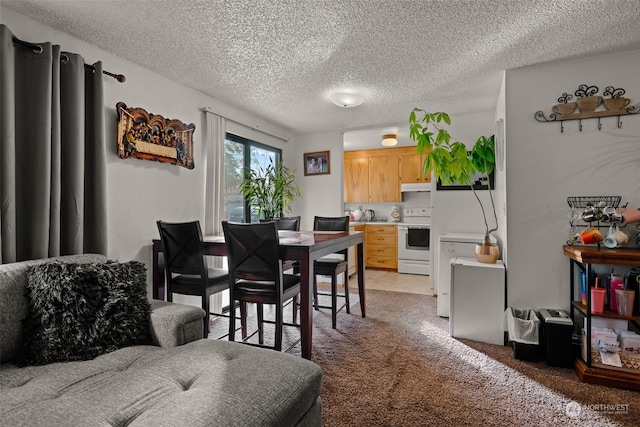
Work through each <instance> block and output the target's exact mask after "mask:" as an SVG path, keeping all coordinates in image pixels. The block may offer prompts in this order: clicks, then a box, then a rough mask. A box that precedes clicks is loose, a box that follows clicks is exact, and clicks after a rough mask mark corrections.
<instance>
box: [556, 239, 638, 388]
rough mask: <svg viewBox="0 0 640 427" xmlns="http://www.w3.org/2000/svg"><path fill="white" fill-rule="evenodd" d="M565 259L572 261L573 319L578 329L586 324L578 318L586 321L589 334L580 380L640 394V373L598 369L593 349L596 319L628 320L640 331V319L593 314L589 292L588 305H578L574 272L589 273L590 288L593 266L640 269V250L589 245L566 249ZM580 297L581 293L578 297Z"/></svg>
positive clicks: (580, 364) (577, 364)
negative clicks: (639, 391) (594, 318)
mask: <svg viewBox="0 0 640 427" xmlns="http://www.w3.org/2000/svg"><path fill="white" fill-rule="evenodd" d="M562 249H563V252H564V255H565V256H566V257H568V258H569V259H570V264H571V265H570V269H571V276H570V277H571V318H572V319H573V321H574V327H576V326H577V327H578V328H579V329H580V330H582V328H583V325H582V323H583V322H582V320H580V321H579V324H577V323H578V320H577V319H576V318H577V317H579V316H577V315H576V314H579V315H581V316H583V317H584V319H586V330H585V331H584V334H585V336H586V338H585V340H584V342H583V343H582V345H583V346H586V349H585V350H586V351H583V352H581V353H583V354H586V360H585V358H583V357H582V356H578V357H577V358H576V362H575V368H576V372H577V374H578V378H580V379H581V380H582V381H584V382H588V383H592V384H601V385H606V386H613V387H623V388H632V389H636V390H640V369H638V370H637V372H636V370H632V369H618V368H615V367H608V366H604V365H597V366H595V365H594V364H593V363H592V349H591V319H592V317H602V318H609V319H618V320H626V321H629V322H633V323H634V324H635V326H636V327H637V328H640V316H638V315H633V316H621V315H620V314H618V313H617V312H615V311H611V310H605V312H604V313H601V314H592V313H591V308H590V304H591V301H590V300H591V295H590V294H591V292H587V303H586V304H582V303H581V302H580V301H577V300H576V298H575V296H576V292H575V289H576V287H575V285H576V283H575V276H576V275H575V274H574V269H575V268H576V267H577V268H579V269H581V270H583V271H584V272H585V275H586V281H587V284H589V283H591V278H592V277H593V265H596V264H602V265H619V266H628V267H636V266H640V248H621V249H609V248H604V247H597V246H586V245H564V246H563V247H562ZM578 297H579V293H578Z"/></svg>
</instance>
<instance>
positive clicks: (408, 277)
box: [349, 268, 433, 295]
mask: <svg viewBox="0 0 640 427" xmlns="http://www.w3.org/2000/svg"><path fill="white" fill-rule="evenodd" d="M365 281H366V287H367V289H378V290H384V291H396V292H406V293H411V294H425V295H433V289H432V288H431V276H421V275H416V274H399V273H396V272H395V271H385V270H374V269H371V268H367V269H366V272H365ZM357 283H358V278H357V276H356V275H353V276H351V277H350V278H349V285H350V286H349V288H351V287H353V288H354V290H355V291H356V292H357V289H356V286H357ZM351 292H354V291H353V290H352V291H351Z"/></svg>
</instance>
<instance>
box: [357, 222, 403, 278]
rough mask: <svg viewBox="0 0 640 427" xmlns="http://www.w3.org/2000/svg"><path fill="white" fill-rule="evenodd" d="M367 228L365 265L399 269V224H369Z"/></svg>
mask: <svg viewBox="0 0 640 427" xmlns="http://www.w3.org/2000/svg"><path fill="white" fill-rule="evenodd" d="M365 230H366V231H365V248H366V251H365V253H366V259H365V266H367V267H374V268H385V269H389V270H397V269H398V226H397V225H395V224H389V225H370V224H367V225H366V228H365Z"/></svg>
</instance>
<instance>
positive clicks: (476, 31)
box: [0, 0, 640, 134]
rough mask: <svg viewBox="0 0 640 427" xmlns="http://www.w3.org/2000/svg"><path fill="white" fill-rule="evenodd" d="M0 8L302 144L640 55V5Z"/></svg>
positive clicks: (283, 0) (493, 97) (488, 1)
mask: <svg viewBox="0 0 640 427" xmlns="http://www.w3.org/2000/svg"><path fill="white" fill-rule="evenodd" d="M0 3H2V4H3V5H4V6H6V7H8V8H11V9H13V10H15V11H17V12H19V13H21V14H23V15H26V16H29V17H31V18H32V19H34V20H36V21H39V22H41V23H43V24H46V25H48V26H51V27H53V28H55V29H57V30H60V31H63V32H65V33H68V34H71V35H73V36H75V37H76V38H78V39H81V40H84V41H86V42H88V43H90V44H92V45H95V46H98V47H100V48H102V49H104V50H106V51H109V52H112V53H114V54H116V55H118V56H120V57H122V58H126V59H127V60H129V61H131V62H134V63H138V64H140V65H142V66H144V67H147V68H149V69H151V70H153V71H155V72H157V73H158V74H161V75H164V76H166V77H168V78H170V79H172V80H175V81H177V82H180V83H182V84H185V85H187V86H190V87H192V88H195V89H197V90H200V91H202V92H204V93H207V94H209V95H211V96H213V97H215V98H217V99H220V100H222V101H224V102H226V103H228V104H231V105H233V106H235V107H237V108H240V109H242V110H245V111H248V112H251V113H254V114H256V115H258V116H261V117H264V118H266V119H268V120H271V121H273V122H275V123H278V124H280V125H282V126H284V127H286V128H289V129H291V130H293V131H295V132H297V133H310V132H320V131H330V130H341V131H344V130H354V129H360V130H361V129H371V128H384V127H385V126H386V125H389V124H393V123H399V122H407V120H408V116H409V113H410V112H411V110H412V109H413V107H416V106H418V107H421V108H424V109H429V110H432V111H435V110H444V111H447V112H449V113H450V114H456V113H465V112H472V111H484V110H493V109H494V108H495V106H496V101H497V96H498V91H499V87H500V72H501V71H502V70H505V69H511V68H518V67H523V66H528V65H533V64H538V63H544V62H552V61H557V60H561V59H565V58H577V57H583V56H592V55H597V54H604V53H608V52H617V51H623V50H630V49H639V48H640V2H639V1H638V0H449V1H445V0H436V1H426V0H422V1H421V0H411V1H405V0H342V1H336V0H289V1H287V0H266V1H261V0H251V1H248V0H235V1H234V0H206V1H204V0H202V1H194V0H169V1H163V0H156V1H141V0H138V1H120V0H103V1H97V0H93V1H90V0H85V1H55V0H51V1H50V0H47V1H32V0H22V1H5V0H0ZM9 27H10V23H9ZM104 66H105V69H107V70H110V71H111V68H110V67H109V64H108V63H105V65H104ZM113 71H114V72H119V70H113ZM340 88H352V89H356V90H359V91H361V92H362V93H363V94H364V96H365V102H364V104H363V105H361V106H360V107H357V108H351V109H345V108H340V107H337V106H335V105H333V104H332V103H331V102H329V101H328V99H327V94H328V93H329V92H330V91H332V90H335V89H340ZM362 132H363V131H361V133H362ZM364 133H365V134H366V131H364ZM377 133H380V132H377Z"/></svg>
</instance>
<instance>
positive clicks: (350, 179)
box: [344, 153, 369, 202]
mask: <svg viewBox="0 0 640 427" xmlns="http://www.w3.org/2000/svg"><path fill="white" fill-rule="evenodd" d="M368 200H369V158H368V157H356V158H347V153H345V156H344V201H345V202H366V201H368Z"/></svg>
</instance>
